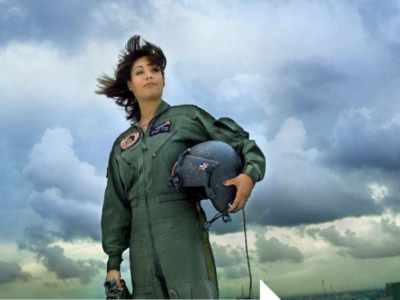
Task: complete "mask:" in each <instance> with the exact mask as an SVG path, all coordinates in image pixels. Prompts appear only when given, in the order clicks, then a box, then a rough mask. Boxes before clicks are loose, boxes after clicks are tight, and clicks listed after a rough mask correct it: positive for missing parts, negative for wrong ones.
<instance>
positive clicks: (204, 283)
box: [101, 100, 265, 299]
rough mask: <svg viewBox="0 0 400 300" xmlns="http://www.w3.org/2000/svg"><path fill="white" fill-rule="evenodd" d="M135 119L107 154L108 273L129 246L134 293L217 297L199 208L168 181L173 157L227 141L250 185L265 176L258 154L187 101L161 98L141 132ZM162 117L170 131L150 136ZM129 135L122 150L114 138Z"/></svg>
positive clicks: (231, 125) (227, 124)
mask: <svg viewBox="0 0 400 300" xmlns="http://www.w3.org/2000/svg"><path fill="white" fill-rule="evenodd" d="M138 118H139V113H138V114H136V115H135V118H134V120H133V121H132V125H131V127H130V128H129V129H127V130H126V131H125V132H123V133H122V134H121V135H120V136H119V137H118V138H117V139H116V141H115V143H114V145H113V148H112V151H111V154H110V159H109V164H108V169H107V178H108V180H107V188H106V191H105V195H104V204H103V212H102V219H101V229H102V243H103V249H104V251H105V252H106V253H107V254H108V255H109V259H108V262H107V271H109V270H110V269H116V270H119V269H120V264H121V262H122V253H123V252H124V251H125V250H126V249H127V248H128V247H129V248H130V267H131V274H132V295H133V298H194V299H198V298H202V299H212V298H218V297H219V290H218V282H217V274H216V267H215V262H214V257H213V253H212V249H211V246H210V242H209V236H208V232H205V231H203V230H202V228H201V225H202V224H203V222H204V221H205V220H206V217H205V214H204V211H203V209H202V208H201V205H200V204H199V203H192V202H189V201H188V200H187V197H186V195H185V194H183V193H182V192H179V191H177V190H174V189H173V188H170V187H168V186H167V182H168V179H169V177H170V176H171V170H172V167H173V165H174V163H175V162H176V161H177V159H178V157H179V155H180V154H181V153H182V152H183V151H184V150H186V149H187V148H189V147H192V146H194V145H196V144H198V143H201V142H205V141H208V140H221V141H224V142H227V143H228V144H230V145H231V146H233V147H234V149H235V150H236V152H237V153H238V154H240V156H241V157H242V159H243V162H244V166H243V173H245V174H247V175H249V176H250V177H251V178H252V180H253V182H254V183H255V182H257V181H260V180H261V179H262V178H263V177H264V174H265V158H264V155H263V153H262V152H261V150H260V149H259V147H258V146H257V145H256V143H255V142H254V141H253V140H249V135H248V133H247V132H246V131H244V130H243V129H242V128H241V127H240V126H239V125H237V124H236V123H235V122H234V121H233V120H232V119H229V118H221V119H219V120H216V119H214V118H213V117H212V116H211V115H209V114H208V113H207V112H205V111H204V110H202V109H201V108H199V107H197V106H194V105H179V106H170V105H169V104H168V103H166V102H165V101H164V100H162V101H161V104H160V105H159V107H158V108H157V111H156V113H155V116H154V118H153V119H152V120H151V122H150V123H149V125H148V128H147V130H146V132H143V131H142V129H141V128H140V127H139V126H138V125H137V120H138ZM167 121H169V122H170V125H168V126H170V127H169V131H160V132H158V133H156V134H150V133H151V131H152V128H153V130H154V128H155V127H157V126H158V125H159V124H163V123H164V124H165V122H167ZM133 132H139V133H140V137H139V139H138V140H137V142H136V143H135V144H134V145H133V146H131V147H129V148H127V149H125V150H122V149H121V147H120V142H121V140H122V139H123V138H124V137H126V136H127V135H129V134H131V133H133ZM153 133H154V132H153Z"/></svg>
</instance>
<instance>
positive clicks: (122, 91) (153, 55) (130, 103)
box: [96, 35, 167, 120]
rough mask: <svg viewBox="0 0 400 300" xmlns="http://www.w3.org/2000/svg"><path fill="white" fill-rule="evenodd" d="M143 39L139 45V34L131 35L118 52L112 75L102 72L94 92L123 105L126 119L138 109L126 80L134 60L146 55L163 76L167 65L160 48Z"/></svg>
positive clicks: (129, 75)
mask: <svg viewBox="0 0 400 300" xmlns="http://www.w3.org/2000/svg"><path fill="white" fill-rule="evenodd" d="M143 41H144V45H141V43H140V35H135V36H133V37H131V38H130V39H129V41H128V42H127V43H126V45H125V49H123V50H121V52H120V55H119V61H118V66H117V68H116V69H114V77H110V76H108V75H106V74H105V73H103V75H102V76H101V77H99V78H98V79H97V81H98V82H99V84H98V85H97V87H98V88H99V89H98V90H97V91H96V93H97V94H99V95H106V96H107V97H109V98H113V99H114V100H115V103H116V104H117V105H118V106H122V107H124V108H125V111H126V114H127V115H126V119H127V120H130V119H133V116H134V115H135V113H136V112H137V111H138V110H139V104H138V102H137V99H136V97H135V96H134V94H133V93H132V92H131V91H130V90H129V89H128V86H127V81H128V80H130V79H131V70H132V66H133V64H134V63H135V61H136V60H138V59H139V58H141V57H143V56H148V58H149V62H150V63H151V64H152V65H156V66H157V67H159V68H160V69H161V74H162V76H163V77H164V70H165V67H166V65H167V59H166V58H165V55H164V53H163V51H162V50H161V48H160V47H158V46H156V45H154V44H151V43H149V42H147V41H146V40H144V39H143Z"/></svg>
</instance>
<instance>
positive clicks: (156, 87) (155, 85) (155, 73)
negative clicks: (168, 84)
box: [127, 56, 165, 101]
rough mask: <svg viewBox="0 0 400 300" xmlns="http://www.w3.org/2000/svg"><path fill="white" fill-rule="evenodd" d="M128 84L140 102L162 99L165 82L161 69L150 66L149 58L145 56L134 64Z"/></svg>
mask: <svg viewBox="0 0 400 300" xmlns="http://www.w3.org/2000/svg"><path fill="white" fill-rule="evenodd" d="M127 84H128V88H129V89H130V90H131V91H132V92H133V94H135V97H136V99H138V101H147V100H159V99H161V96H162V93H163V89H164V85H165V81H164V78H163V76H162V74H161V69H160V68H159V67H158V66H155V65H150V63H149V60H148V57H147V56H144V57H141V58H139V59H138V60H136V61H135V63H134V64H133V66H132V70H131V80H128V82H127Z"/></svg>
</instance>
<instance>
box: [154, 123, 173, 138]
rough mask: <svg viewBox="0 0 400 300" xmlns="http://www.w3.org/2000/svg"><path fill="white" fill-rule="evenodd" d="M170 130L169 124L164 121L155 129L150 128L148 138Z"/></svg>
mask: <svg viewBox="0 0 400 300" xmlns="http://www.w3.org/2000/svg"><path fill="white" fill-rule="evenodd" d="M170 130H171V122H170V121H166V122H164V123H161V124H160V125H157V126H156V127H152V128H151V130H150V134H149V135H150V136H154V135H156V134H159V133H160V132H169V131H170Z"/></svg>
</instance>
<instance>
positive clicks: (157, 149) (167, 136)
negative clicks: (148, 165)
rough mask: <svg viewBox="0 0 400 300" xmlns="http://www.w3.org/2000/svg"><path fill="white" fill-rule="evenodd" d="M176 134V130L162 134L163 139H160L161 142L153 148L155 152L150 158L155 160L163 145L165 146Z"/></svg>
mask: <svg viewBox="0 0 400 300" xmlns="http://www.w3.org/2000/svg"><path fill="white" fill-rule="evenodd" d="M177 132H178V128H177V129H175V130H174V131H172V132H170V133H164V135H165V137H163V139H161V141H160V142H159V143H157V145H156V146H155V147H154V149H155V150H154V152H153V154H152V158H156V157H157V156H158V154H159V153H160V151H161V149H162V148H163V146H165V144H167V143H168V141H170V140H171V139H172V137H173V136H174V135H176V133H177Z"/></svg>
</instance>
